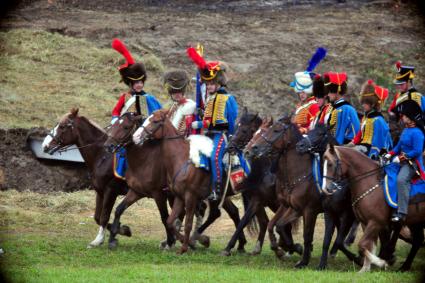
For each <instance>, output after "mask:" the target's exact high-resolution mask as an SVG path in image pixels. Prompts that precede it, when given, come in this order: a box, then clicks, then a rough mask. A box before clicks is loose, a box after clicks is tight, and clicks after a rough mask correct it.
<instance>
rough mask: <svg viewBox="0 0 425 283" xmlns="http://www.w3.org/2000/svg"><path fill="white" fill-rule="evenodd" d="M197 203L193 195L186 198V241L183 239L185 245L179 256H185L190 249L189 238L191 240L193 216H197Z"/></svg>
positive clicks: (188, 194) (187, 195)
mask: <svg viewBox="0 0 425 283" xmlns="http://www.w3.org/2000/svg"><path fill="white" fill-rule="evenodd" d="M196 201H197V200H196V198H195V197H194V196H193V195H192V194H190V193H186V196H185V208H186V216H185V218H186V219H185V221H184V239H183V245H182V246H181V248H180V250H179V251H178V252H177V254H184V253H185V252H187V250H188V249H189V238H190V232H191V231H192V225H193V215H194V214H195V209H196Z"/></svg>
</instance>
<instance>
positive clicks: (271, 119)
mask: <svg viewBox="0 0 425 283" xmlns="http://www.w3.org/2000/svg"><path fill="white" fill-rule="evenodd" d="M272 124H273V116H270V120H269V125H272Z"/></svg>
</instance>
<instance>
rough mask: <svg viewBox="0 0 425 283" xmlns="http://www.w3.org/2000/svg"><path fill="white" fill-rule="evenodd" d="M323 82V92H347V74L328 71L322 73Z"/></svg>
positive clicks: (341, 93)
mask: <svg viewBox="0 0 425 283" xmlns="http://www.w3.org/2000/svg"><path fill="white" fill-rule="evenodd" d="M323 80H324V82H325V93H338V94H340V95H344V94H346V93H347V74H346V73H334V72H328V73H325V74H324V75H323Z"/></svg>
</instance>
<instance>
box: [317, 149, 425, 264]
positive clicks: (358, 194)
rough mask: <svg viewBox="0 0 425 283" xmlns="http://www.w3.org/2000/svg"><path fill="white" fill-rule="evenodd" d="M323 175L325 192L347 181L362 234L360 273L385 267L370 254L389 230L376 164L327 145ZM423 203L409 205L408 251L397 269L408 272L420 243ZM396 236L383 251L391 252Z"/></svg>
mask: <svg viewBox="0 0 425 283" xmlns="http://www.w3.org/2000/svg"><path fill="white" fill-rule="evenodd" d="M324 160H325V161H324V165H323V170H324V176H326V178H325V179H326V183H325V184H324V187H325V188H326V189H327V190H334V189H335V187H337V186H338V183H340V182H342V181H343V182H349V183H350V186H349V187H350V190H351V201H352V207H353V209H354V213H355V215H356V217H357V219H358V220H359V221H360V222H361V223H362V224H363V225H364V227H365V228H364V234H363V236H362V238H361V239H360V242H359V249H360V253H361V254H362V255H364V263H363V267H362V269H361V270H360V271H361V272H364V271H369V270H370V267H371V264H374V265H377V266H379V267H385V266H386V265H387V262H386V261H385V260H383V259H382V258H379V257H377V256H376V255H375V254H374V253H373V248H374V245H375V243H376V241H377V238H378V235H379V233H380V232H381V231H382V230H383V229H386V228H388V227H389V225H390V216H391V208H390V207H389V206H388V205H387V203H386V201H385V196H384V194H383V193H382V192H383V190H384V188H383V187H382V180H381V179H382V173H381V168H380V166H379V164H378V163H377V162H375V161H373V160H371V159H370V158H368V157H367V156H366V155H364V154H362V153H359V152H357V151H355V150H353V149H350V148H345V147H339V146H335V147H333V146H329V148H328V150H327V151H326V152H325V154H324ZM424 219H425V202H420V203H415V204H412V203H410V204H409V209H408V216H407V219H406V222H405V223H406V225H408V227H409V228H410V230H411V233H412V248H411V249H410V252H409V255H408V257H407V259H406V261H405V262H404V263H403V265H402V266H401V270H403V271H404V270H409V269H410V267H411V264H412V262H413V259H414V257H415V255H416V253H417V251H418V250H419V248H420V247H421V245H422V243H423V241H424V234H423V233H424V232H423V229H424V227H425V220H424ZM397 236H398V235H397V234H395V235H394V236H393V238H392V241H391V243H389V245H388V247H387V249H388V252H389V253H392V252H393V249H394V248H395V243H396V239H397Z"/></svg>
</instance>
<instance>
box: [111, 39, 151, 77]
mask: <svg viewBox="0 0 425 283" xmlns="http://www.w3.org/2000/svg"><path fill="white" fill-rule="evenodd" d="M112 48H113V49H115V50H116V51H118V52H119V53H121V55H122V56H123V57H124V58H125V63H124V64H123V65H121V66H120V67H119V68H118V70H119V72H120V74H121V78H122V81H123V82H124V83H125V84H127V85H130V84H131V83H132V82H134V81H143V82H144V81H145V80H146V77H147V76H146V69H145V66H144V65H143V63H141V62H138V63H136V62H135V61H134V59H133V56H131V54H130V52H129V51H128V50H127V47H126V46H125V45H124V43H123V42H122V41H121V40H119V39H117V38H115V39H114V40H113V41H112Z"/></svg>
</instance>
